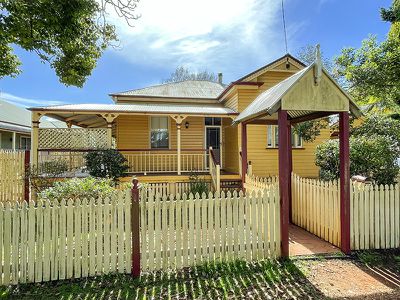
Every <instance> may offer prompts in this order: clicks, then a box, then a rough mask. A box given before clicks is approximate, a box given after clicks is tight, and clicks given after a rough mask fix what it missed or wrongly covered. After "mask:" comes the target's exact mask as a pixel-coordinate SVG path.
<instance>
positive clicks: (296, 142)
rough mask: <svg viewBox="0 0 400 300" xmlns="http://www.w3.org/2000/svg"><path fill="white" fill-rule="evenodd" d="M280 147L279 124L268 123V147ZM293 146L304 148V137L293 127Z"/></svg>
mask: <svg viewBox="0 0 400 300" xmlns="http://www.w3.org/2000/svg"><path fill="white" fill-rule="evenodd" d="M278 147H279V138H278V126H276V125H268V126H267V148H278ZM292 147H293V148H302V147H303V139H302V138H301V136H300V135H298V134H297V133H295V132H294V130H293V129H292Z"/></svg>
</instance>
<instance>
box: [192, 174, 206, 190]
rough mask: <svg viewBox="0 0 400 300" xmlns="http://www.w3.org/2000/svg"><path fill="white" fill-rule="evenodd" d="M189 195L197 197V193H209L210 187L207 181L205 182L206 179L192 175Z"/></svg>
mask: <svg viewBox="0 0 400 300" xmlns="http://www.w3.org/2000/svg"><path fill="white" fill-rule="evenodd" d="M189 181H190V185H189V194H190V193H191V194H193V195H196V193H199V195H201V194H203V193H206V194H207V193H208V185H207V181H205V180H204V178H200V176H199V175H198V174H196V173H192V174H190V176H189Z"/></svg>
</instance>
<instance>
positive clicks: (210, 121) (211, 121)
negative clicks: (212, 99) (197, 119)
mask: <svg viewBox="0 0 400 300" xmlns="http://www.w3.org/2000/svg"><path fill="white" fill-rule="evenodd" d="M204 124H205V125H207V126H220V125H221V118H211V117H206V118H204Z"/></svg>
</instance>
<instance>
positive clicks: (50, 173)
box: [25, 160, 68, 193]
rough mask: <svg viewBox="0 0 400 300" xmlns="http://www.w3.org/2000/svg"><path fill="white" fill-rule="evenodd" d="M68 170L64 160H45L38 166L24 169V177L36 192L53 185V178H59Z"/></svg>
mask: <svg viewBox="0 0 400 300" xmlns="http://www.w3.org/2000/svg"><path fill="white" fill-rule="evenodd" d="M66 171H68V166H67V163H66V161H64V160H54V161H46V162H43V163H40V164H39V166H38V167H37V166H35V165H33V166H31V167H28V168H26V169H25V179H28V180H29V182H30V185H31V187H32V189H33V191H34V192H36V193H38V192H40V191H42V190H44V189H46V188H48V187H50V186H52V185H53V182H54V178H60V177H62V176H63V175H64V173H65V172H66Z"/></svg>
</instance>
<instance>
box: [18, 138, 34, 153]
mask: <svg viewBox="0 0 400 300" xmlns="http://www.w3.org/2000/svg"><path fill="white" fill-rule="evenodd" d="M23 139H29V141H30V142H29V148H28V149H27V148H26V147H25V148H22V147H21V146H22V140H23ZM25 145H26V143H25ZM31 146H32V138H31V137H30V136H20V137H19V149H22V150H31Z"/></svg>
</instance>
